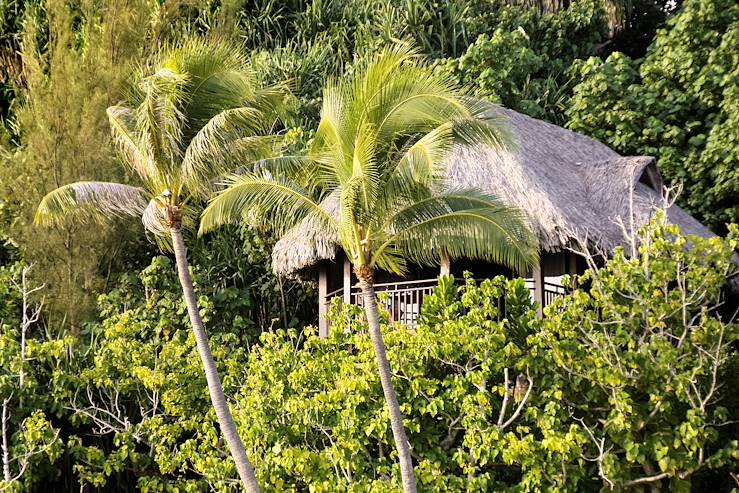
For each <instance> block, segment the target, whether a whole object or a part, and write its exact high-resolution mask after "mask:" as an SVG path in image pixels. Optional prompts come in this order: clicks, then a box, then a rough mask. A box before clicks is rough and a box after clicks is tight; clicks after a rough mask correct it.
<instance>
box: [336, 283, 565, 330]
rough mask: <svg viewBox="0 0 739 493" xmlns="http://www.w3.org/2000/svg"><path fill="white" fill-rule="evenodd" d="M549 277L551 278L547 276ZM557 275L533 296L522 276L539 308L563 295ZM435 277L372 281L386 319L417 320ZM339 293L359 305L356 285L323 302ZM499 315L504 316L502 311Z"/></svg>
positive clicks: (410, 323) (532, 288)
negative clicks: (540, 294)
mask: <svg viewBox="0 0 739 493" xmlns="http://www.w3.org/2000/svg"><path fill="white" fill-rule="evenodd" d="M549 279H552V280H549ZM558 280H559V278H546V279H544V281H543V287H544V289H543V293H542V294H543V296H541V297H539V298H538V299H537V293H536V287H535V282H534V279H532V278H529V279H524V281H525V283H526V287H527V288H528V289H529V291H530V292H531V299H532V300H533V301H538V302H539V303H540V305H542V306H541V308H543V307H544V306H547V305H549V304H551V303H552V302H553V301H554V300H555V299H556V298H557V297H560V296H564V295H565V294H566V293H567V290H566V288H565V287H564V286H562V285H561V284H559V283H558V282H556V281H558ZM457 281H458V282H464V279H458V280H457ZM438 282H439V281H438V279H436V278H434V279H422V280H418V281H402V282H388V283H379V284H375V292H376V293H377V297H378V299H379V303H380V304H381V305H383V306H384V307H385V309H386V310H387V311H388V312H389V313H390V319H391V320H392V321H395V322H399V323H402V324H405V325H408V326H409V327H414V326H415V325H416V324H417V323H418V317H419V316H420V314H421V307H422V305H423V299H424V297H425V296H426V295H429V294H431V293H433V292H434V289H436V286H437V285H438ZM337 296H339V297H342V298H343V299H344V301H345V302H347V301H348V302H349V303H351V304H352V305H358V306H363V305H364V300H363V297H362V292H361V290H360V288H359V287H358V286H351V289H350V291H349V292H348V293H346V292H345V290H344V288H340V289H337V290H335V291H332V292H330V293H328V294H327V295H326V298H325V303H326V306H327V305H328V304H330V302H331V299H332V298H335V297H337ZM502 316H505V315H504V314H502Z"/></svg>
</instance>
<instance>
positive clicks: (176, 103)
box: [136, 68, 189, 173]
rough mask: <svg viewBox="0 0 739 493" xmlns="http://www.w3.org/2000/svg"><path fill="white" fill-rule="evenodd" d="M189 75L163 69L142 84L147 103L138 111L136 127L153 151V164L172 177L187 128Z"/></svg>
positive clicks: (145, 79) (181, 150) (178, 160)
mask: <svg viewBox="0 0 739 493" xmlns="http://www.w3.org/2000/svg"><path fill="white" fill-rule="evenodd" d="M188 79H189V75H188V74H186V73H178V72H174V71H173V70H171V69H169V68H160V69H159V70H157V71H156V72H155V73H153V74H152V75H149V76H148V77H145V78H144V79H143V80H142V81H141V88H142V90H143V92H144V94H145V96H144V102H143V103H142V104H141V105H140V106H139V107H138V108H137V111H136V120H137V126H138V128H139V129H141V130H140V132H141V135H142V137H143V140H144V142H145V143H146V145H147V146H148V147H150V148H151V149H152V153H153V157H154V160H155V161H157V163H158V164H159V165H160V166H163V167H164V168H166V170H167V172H169V173H171V172H173V171H174V170H175V166H176V164H178V163H179V162H180V159H181V158H182V153H183V151H184V149H183V139H182V136H183V128H184V126H185V124H186V122H185V114H184V113H183V112H182V106H183V104H184V102H185V100H186V99H187V97H188V95H187V93H186V92H185V91H184V88H185V84H186V83H187V81H188Z"/></svg>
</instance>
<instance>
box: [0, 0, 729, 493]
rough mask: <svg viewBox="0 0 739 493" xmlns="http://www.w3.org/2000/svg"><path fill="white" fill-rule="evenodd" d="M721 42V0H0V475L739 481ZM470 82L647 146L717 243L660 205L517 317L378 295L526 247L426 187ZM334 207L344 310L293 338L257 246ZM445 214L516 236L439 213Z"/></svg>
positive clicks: (492, 204)
mask: <svg viewBox="0 0 739 493" xmlns="http://www.w3.org/2000/svg"><path fill="white" fill-rule="evenodd" d="M738 34H739V10H738V9H737V5H736V2H733V1H731V0H681V1H677V2H676V1H673V0H670V1H667V0H650V1H645V0H632V1H628V2H627V1H621V0H571V1H567V2H561V1H554V0H546V1H545V0H535V1H528V2H511V1H507V0H458V1H454V2H441V1H438V0H407V1H405V0H404V1H399V0H364V1H359V0H323V1H313V0H288V1H284V2H274V1H268V0H257V1H240V0H236V1H234V2H210V1H206V0H188V1H181V0H167V1H164V2H149V1H147V0H126V1H122V0H101V1H96V2H91V1H88V0H0V406H1V407H0V461H1V462H2V469H1V471H2V475H0V491H9V492H10V491H12V492H36V491H38V492H41V491H43V492H56V491H58V492H66V491H77V490H80V491H105V492H117V491H120V492H128V491H144V492H174V491H190V492H205V491H220V492H231V491H240V490H241V488H242V481H241V479H242V477H243V476H242V473H243V472H244V471H245V467H244V466H245V464H251V466H253V473H254V474H253V476H254V477H253V478H251V479H249V478H247V483H248V482H250V481H251V484H255V483H258V485H259V487H260V488H261V489H262V490H263V491H270V492H271V491H274V492H283V491H296V492H297V491H315V492H342V491H346V492H383V491H387V492H391V491H392V492H395V491H399V490H400V489H401V488H402V487H403V486H404V484H405V485H406V487H407V485H408V484H409V481H408V478H413V482H414V483H415V484H416V487H417V489H418V490H419V491H441V492H443V491H450V492H451V491H469V492H475V491H511V492H527V491H531V492H534V491H584V492H589V491H593V492H595V491H651V492H656V491H676V492H683V491H685V492H687V491H695V492H699V491H701V492H702V491H717V492H724V491H732V489H737V488H739V469H737V464H739V427H738V426H737V422H739V415H737V410H738V409H739V398H738V397H737V393H736V388H738V387H739V381H737V375H739V359H738V358H739V356H737V350H738V349H739V341H738V338H739V326H738V325H737V324H736V313H735V310H736V306H737V299H736V294H735V293H736V284H737V267H736V262H735V259H736V252H737V248H738V247H739V237H738V236H737V235H738V234H739V233H738V232H737V228H736V226H734V225H732V223H736V222H737V221H739V215H738V213H737V211H739V208H738V207H739V206H737V204H738V202H737V197H739V194H738V193H737V191H738V189H737V187H738V186H739V185H738V183H739V176H737V171H736V170H737V169H739V168H738V167H737V156H739V140H737V139H739V137H738V136H739V131H737V130H738V127H737V119H736V118H737V117H736V115H737V114H738V109H737V101H739V99H737V98H738V96H739V89H738V88H739V72H737V67H739V61H738V60H737V56H739V52H738V51H737V49H736V46H737V45H738V44H739V38H737V36H738ZM378 54H383V55H382V56H379V58H378ZM383 56H384V57H385V58H383ZM378 60H379V62H378ZM382 60H384V61H385V62H383V61H382ZM383 63H385V65H383ZM401 68H402V70H401ZM373 87H375V88H378V89H380V88H387V89H381V90H380V93H381V94H382V95H383V97H381V98H379V97H378V98H375V97H372V96H371V93H372V92H373V90H372V88H373ZM383 90H386V91H387V94H385V93H383V92H382V91H383ZM414 92H421V93H423V94H424V97H423V98H419V99H418V100H416V99H413V101H414V103H413V104H409V105H407V106H406V107H405V108H404V110H403V111H402V112H394V111H392V110H391V109H389V106H390V104H391V103H390V101H391V100H392V99H393V98H400V99H401V100H402V99H403V95H404V94H413V93H414ZM429 92H430V93H431V94H432V95H433V96H430V95H429ZM386 98H387V99H386ZM415 101H418V103H417V104H416V103H415ZM440 101H441V102H440ZM490 103H500V104H503V105H505V106H507V107H510V108H512V109H515V110H517V111H519V112H522V113H525V114H527V115H530V116H533V117H536V118H540V119H545V120H548V121H550V122H552V123H555V124H558V125H562V126H566V127H568V128H570V129H573V130H576V131H578V132H580V133H584V134H586V135H589V136H592V137H594V138H596V139H598V140H600V141H602V142H604V143H606V144H608V145H610V146H611V147H612V148H614V149H615V150H617V151H619V152H620V153H622V154H647V155H653V156H655V157H657V158H658V163H659V167H660V170H661V171H662V174H663V177H664V179H665V183H666V184H667V185H669V186H676V187H680V186H681V187H682V192H681V193H680V195H679V196H678V203H679V204H680V205H681V206H683V207H684V208H685V209H687V210H688V211H689V212H690V213H691V214H693V215H694V216H695V217H697V218H698V219H700V220H702V221H703V222H704V223H705V224H707V225H708V226H709V227H711V228H712V229H713V231H714V232H715V233H717V234H719V235H720V236H718V237H715V238H712V239H700V238H695V237H686V236H684V235H683V234H682V233H681V232H680V231H679V230H677V229H676V228H675V227H674V226H670V225H668V224H667V223H666V222H665V221H664V217H663V216H658V217H656V218H655V219H654V221H653V222H652V223H651V224H650V225H649V226H648V227H646V228H644V229H643V230H642V231H640V232H639V241H637V242H635V243H634V244H633V245H627V246H626V247H627V248H626V250H624V251H617V252H615V253H614V254H613V255H612V257H611V258H610V259H608V260H605V259H602V258H599V257H597V256H592V257H589V255H590V254H589V252H587V251H583V252H581V253H582V254H584V255H585V257H587V258H588V260H589V270H588V271H587V272H586V274H585V275H584V276H580V277H579V278H578V279H577V280H576V282H574V283H573V285H572V287H571V289H570V291H571V292H570V294H569V295H567V296H564V297H562V298H561V299H559V300H558V301H557V302H556V303H554V304H553V305H550V306H549V307H548V308H547V309H546V310H545V312H546V313H545V317H544V318H537V316H536V313H537V307H536V306H535V305H534V304H533V303H532V301H531V297H530V296H529V292H528V290H527V289H526V287H525V285H524V284H523V281H522V280H520V279H504V278H502V277H497V278H494V279H489V280H484V281H474V280H473V277H472V276H468V277H467V278H465V279H463V280H459V279H452V278H450V277H441V278H440V279H439V283H438V287H437V288H436V290H435V293H434V294H433V295H431V296H429V297H427V298H426V299H425V301H424V305H423V311H422V313H421V316H420V319H419V323H418V324H417V326H416V327H415V328H409V327H405V326H403V325H401V324H399V323H397V322H394V321H392V318H393V317H392V314H391V313H387V312H386V311H385V309H384V308H383V304H382V303H379V304H377V303H374V302H373V300H374V295H373V294H372V274H373V273H375V272H376V271H377V270H378V269H379V270H389V271H393V272H403V271H404V269H405V268H406V265H407V262H411V263H421V264H423V263H432V262H438V260H439V259H440V258H442V256H447V255H450V256H452V257H454V256H456V255H466V256H472V257H476V256H477V257H483V258H492V259H495V260H497V261H500V262H502V263H507V264H509V265H511V266H512V267H519V268H523V267H525V266H526V265H527V264H528V263H529V261H530V260H531V258H532V255H533V253H532V251H531V249H530V248H529V247H530V238H529V236H528V233H527V232H526V231H525V230H524V229H523V228H521V224H520V221H519V219H520V216H519V213H518V212H517V211H512V210H505V209H502V210H501V209H499V206H498V204H497V202H496V201H495V200H494V198H493V197H490V196H487V195H485V194H482V193H480V192H476V191H464V196H463V197H460V196H458V195H455V192H457V194H459V191H454V190H446V189H445V188H444V186H443V185H444V184H443V183H440V182H439V180H438V177H439V172H440V171H441V167H440V163H442V162H443V160H442V159H441V157H443V156H444V155H445V154H447V152H448V151H449V150H450V149H451V148H452V147H453V146H454V145H457V144H458V143H459V142H481V141H482V142H485V143H487V144H493V145H501V146H505V145H506V144H507V141H506V139H505V127H504V126H502V125H500V124H499V122H497V121H489V120H488V119H486V115H487V113H486V108H487V105H489V104H490ZM388 115H390V118H389V119H386V120H385V123H386V124H387V125H384V124H381V123H380V122H382V121H383V117H386V116H388ZM393 115H394V116H393ZM422 151H423V152H422ZM355 157H356V159H355ZM234 172H235V174H234ZM277 183H281V184H283V185H286V187H285V189H284V190H285V192H287V191H288V189H289V190H290V191H291V192H290V193H292V194H293V195H291V196H290V197H291V198H289V199H288V196H287V195H284V194H283V195H280V194H278V193H276V192H275V185H276V184H277ZM214 193H215V195H214ZM214 196H215V200H214V201H213V202H211V205H210V208H209V209H208V213H207V214H206V216H205V219H203V220H202V221H201V217H200V215H201V213H202V211H203V210H205V209H206V207H208V203H209V200H210V199H211V198H212V197H214ZM229 200H230V202H229ZM331 201H334V202H333V203H334V204H339V203H341V205H342V207H341V209H342V211H344V212H345V214H344V215H339V216H337V217H323V218H322V219H323V221H324V225H325V226H326V234H328V235H335V236H334V237H335V238H337V239H338V240H339V242H340V243H341V245H342V248H343V250H344V251H345V252H346V253H347V254H348V257H349V258H350V259H351V260H352V261H353V263H354V265H355V269H356V270H357V271H358V272H359V273H363V274H366V275H365V278H366V279H365V281H366V282H365V283H364V284H365V286H364V287H365V288H366V291H367V294H368V297H367V302H366V303H365V305H366V307H367V306H368V307H369V310H368V311H367V310H366V309H365V307H356V306H346V305H344V306H342V305H341V304H340V303H338V302H337V303H335V305H334V306H332V308H331V311H330V318H331V326H332V328H331V331H330V334H329V337H327V338H320V337H318V333H317V329H316V328H315V327H314V325H315V324H316V322H317V313H316V289H315V286H314V285H313V284H311V283H309V282H303V281H301V280H299V279H292V278H281V277H277V276H275V275H274V274H273V272H272V268H271V257H270V253H271V251H272V247H273V245H274V244H275V242H276V241H277V240H278V239H279V238H280V235H281V234H282V233H283V232H284V231H285V229H286V228H288V227H289V226H291V225H293V224H295V223H296V222H297V221H298V220H300V219H301V218H305V217H308V216H313V217H314V219H320V217H319V216H321V213H320V210H322V209H320V207H318V208H317V206H319V205H322V204H323V205H325V204H327V203H331ZM249 206H253V207H249ZM245 208H248V209H245ZM470 209H474V210H476V212H477V213H478V219H479V220H480V221H482V220H483V219H493V218H494V220H496V221H497V220H501V221H505V224H506V226H505V227H504V228H503V229H504V230H505V231H506V232H507V233H512V235H513V237H514V239H516V240H517V241H511V242H509V243H506V241H505V240H503V239H502V238H501V236H499V235H497V234H494V233H493V230H492V229H490V228H489V227H482V226H481V222H476V221H477V220H472V219H470V220H469V221H464V225H465V226H466V233H467V234H466V235H464V236H463V237H461V238H456V237H455V238H450V237H448V235H445V232H448V229H445V228H447V226H448V224H449V223H450V222H451V221H459V222H463V221H461V220H460V216H461V214H459V213H460V212H462V211H466V210H470ZM399 213H400V215H398V214H399ZM128 216H130V217H128ZM422 217H426V218H434V220H435V221H437V222H436V226H435V227H433V228H432V227H428V228H420V227H415V225H416V223H414V222H413V221H418V220H419V219H420V218H422ZM142 218H144V219H145V221H144V224H145V226H142V223H141V219H142ZM34 219H38V222H41V223H44V224H45V225H44V226H40V225H37V224H35V222H34ZM180 219H181V221H182V222H181V223H180ZM225 223H229V224H225ZM216 226H218V227H217V228H216ZM198 228H201V229H202V232H203V234H202V235H198V234H197V232H198ZM409 228H410V229H409ZM410 231H413V234H410ZM481 235H489V236H481ZM483 238H484V239H485V241H481V240H482V239H483ZM451 240H454V241H451ZM487 240H490V241H487ZM184 245H187V252H185V248H184ZM429 246H430V247H431V248H426V247H429ZM515 246H522V247H523V248H522V249H521V250H520V251H517V249H516V248H514V247H515ZM183 290H184V294H185V296H184V297H183ZM380 301H382V297H381V295H380ZM206 327H207V335H206V334H205V328H206ZM193 329H195V330H193ZM196 335H197V337H196ZM380 354H385V360H386V365H385V364H384V363H383V364H382V366H384V370H382V368H381V370H382V371H379V372H378V364H377V359H376V355H380ZM209 355H210V356H209ZM380 360H381V363H382V357H380ZM204 363H205V367H206V368H208V372H207V373H206V372H204V371H203V369H204V366H203V364H204ZM390 376H391V377H392V378H390ZM509 389H513V390H509ZM214 396H215V401H216V404H217V405H215V406H214V401H213V397H214ZM393 400H394V401H395V402H396V403H397V406H396V405H394V404H393ZM388 402H390V404H391V405H390V406H388ZM224 411H225V412H227V413H230V418H229V417H228V416H226V415H225V414H224ZM399 425H400V426H399ZM401 433H402V434H401ZM404 437H405V438H404ZM236 442H238V443H236ZM234 444H236V445H235V447H236V448H237V449H239V448H241V449H242V450H243V452H244V453H243V454H242V453H241V452H240V450H236V452H234V450H233V446H234ZM240 445H241V447H240ZM404 448H405V451H404V450H403V449H404ZM247 461H248V462H247ZM409 465H410V471H409V468H408V466H409ZM246 474H247V475H248V473H246ZM253 488H256V487H253Z"/></svg>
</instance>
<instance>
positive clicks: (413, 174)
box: [383, 124, 455, 198]
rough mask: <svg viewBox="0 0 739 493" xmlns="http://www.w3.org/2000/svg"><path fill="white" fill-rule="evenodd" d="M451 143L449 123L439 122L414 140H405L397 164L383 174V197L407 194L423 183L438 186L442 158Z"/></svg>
mask: <svg viewBox="0 0 739 493" xmlns="http://www.w3.org/2000/svg"><path fill="white" fill-rule="evenodd" d="M454 145H455V141H454V135H453V131H452V125H450V124H446V125H440V126H438V127H436V128H435V129H433V130H432V131H430V132H428V133H427V134H425V135H423V136H422V137H421V138H420V139H418V140H417V141H415V142H412V141H411V142H409V143H408V145H407V147H406V148H405V149H404V152H402V153H401V157H400V159H398V160H397V161H395V162H396V163H397V164H395V165H394V166H388V168H389V169H388V170H387V172H388V174H387V175H386V176H385V177H384V178H383V181H384V189H383V196H384V197H389V198H391V197H397V198H400V197H410V196H412V195H413V194H412V190H415V189H417V188H418V186H423V187H426V188H430V189H438V188H440V187H441V184H442V182H443V180H444V177H445V162H444V160H445V159H446V158H447V157H448V156H449V153H450V152H451V151H452V150H453V148H454Z"/></svg>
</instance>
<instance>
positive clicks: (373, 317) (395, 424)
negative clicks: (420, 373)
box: [359, 278, 416, 493]
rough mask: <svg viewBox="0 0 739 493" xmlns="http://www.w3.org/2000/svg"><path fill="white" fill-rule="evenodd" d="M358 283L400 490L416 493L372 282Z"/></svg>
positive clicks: (362, 281)
mask: <svg viewBox="0 0 739 493" xmlns="http://www.w3.org/2000/svg"><path fill="white" fill-rule="evenodd" d="M359 285H360V286H361V288H362V296H363V298H364V309H365V312H366V314H367V325H368V326H369V333H370V338H371V339H372V347H373V348H374V350H375V357H376V358H377V367H378V369H379V371H380V382H381V383H382V393H383V394H385V402H387V407H388V410H389V411H390V426H391V427H392V430H393V438H394V439H395V447H396V448H397V450H398V462H399V463H400V476H401V479H402V481H403V492H404V493H416V476H415V474H414V472H413V459H412V458H411V447H410V444H409V443H408V436H407V435H406V433H405V427H404V426H403V415H402V414H401V413H400V405H399V404H398V396H397V395H396V394H395V388H394V387H393V381H392V375H391V373H390V363H388V360H387V351H386V350H385V343H384V342H383V341H382V333H381V332H380V320H379V318H378V312H377V297H376V296H375V288H374V281H373V280H372V279H371V278H370V279H360V281H359Z"/></svg>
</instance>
